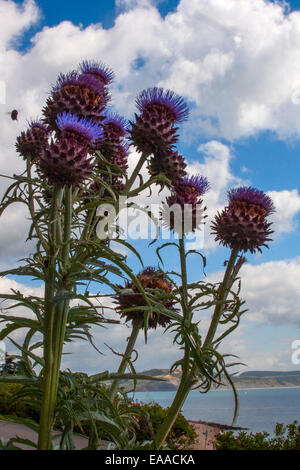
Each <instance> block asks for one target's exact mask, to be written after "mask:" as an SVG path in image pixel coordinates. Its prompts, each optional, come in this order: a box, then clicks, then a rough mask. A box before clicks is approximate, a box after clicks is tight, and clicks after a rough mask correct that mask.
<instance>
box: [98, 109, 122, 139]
mask: <svg viewBox="0 0 300 470" xmlns="http://www.w3.org/2000/svg"><path fill="white" fill-rule="evenodd" d="M102 124H103V130H104V133H105V135H106V138H107V139H108V140H110V141H119V140H120V139H121V138H123V137H126V135H127V133H128V122H127V120H126V119H125V118H123V117H122V116H119V114H116V113H112V114H106V117H105V119H104V121H103V123H102Z"/></svg>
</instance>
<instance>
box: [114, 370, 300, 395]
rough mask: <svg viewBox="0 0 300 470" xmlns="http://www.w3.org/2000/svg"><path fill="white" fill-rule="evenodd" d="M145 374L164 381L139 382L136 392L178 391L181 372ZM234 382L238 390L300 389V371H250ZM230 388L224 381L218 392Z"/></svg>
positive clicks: (125, 386) (126, 383)
mask: <svg viewBox="0 0 300 470" xmlns="http://www.w3.org/2000/svg"><path fill="white" fill-rule="evenodd" d="M143 374H144V375H148V376H151V377H155V378H160V379H163V381H157V380H153V381H152V380H142V381H138V383H137V387H136V391H138V392H155V391H157V392H164V391H165V392H169V391H176V390H177V388H178V384H179V382H180V375H181V372H180V371H176V372H175V373H174V374H172V375H170V373H169V371H168V370H167V369H151V370H148V371H143ZM233 381H234V384H235V386H236V388H237V389H238V390H254V389H257V390H258V389H275V388H278V389H279V388H300V371H288V372H282V371H249V372H243V373H242V374H240V375H239V376H236V377H234V378H233ZM122 385H123V387H124V388H125V389H127V390H129V389H131V388H132V382H131V383H130V382H126V381H124V382H123V384H122ZM230 388H231V387H230V385H229V384H228V382H227V381H226V380H225V379H224V381H223V385H221V386H220V387H218V390H229V389H230ZM213 390H214V388H213Z"/></svg>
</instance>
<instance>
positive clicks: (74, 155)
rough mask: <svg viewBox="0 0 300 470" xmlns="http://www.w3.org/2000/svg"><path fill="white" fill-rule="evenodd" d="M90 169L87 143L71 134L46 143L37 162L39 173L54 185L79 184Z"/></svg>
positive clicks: (88, 174)
mask: <svg viewBox="0 0 300 470" xmlns="http://www.w3.org/2000/svg"><path fill="white" fill-rule="evenodd" d="M92 169H93V165H92V158H89V157H88V149H87V145H86V144H85V142H82V141H80V140H78V139H76V138H74V136H72V135H71V136H68V137H62V138H61V139H57V140H51V142H49V143H47V144H46V145H45V147H44V148H43V150H42V152H41V155H40V158H39V162H38V171H39V173H40V174H41V175H42V176H43V177H45V178H47V180H48V182H49V184H51V185H54V186H64V185H67V186H70V185H74V186H75V185H78V184H81V183H83V182H84V181H85V180H86V179H87V178H88V177H89V176H90V174H91V172H92Z"/></svg>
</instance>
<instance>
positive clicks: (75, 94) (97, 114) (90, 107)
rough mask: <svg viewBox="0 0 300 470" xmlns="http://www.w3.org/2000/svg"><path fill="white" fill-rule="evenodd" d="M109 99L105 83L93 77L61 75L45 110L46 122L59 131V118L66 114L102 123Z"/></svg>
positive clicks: (86, 75) (73, 74)
mask: <svg viewBox="0 0 300 470" xmlns="http://www.w3.org/2000/svg"><path fill="white" fill-rule="evenodd" d="M109 98H110V97H109V93H108V91H107V90H106V88H105V87H104V85H103V83H101V82H100V81H99V80H97V79H96V78H95V77H94V76H93V75H89V74H81V75H79V74H78V73H77V72H75V71H73V72H71V73H68V74H66V75H64V74H60V75H59V77H58V79H57V82H56V84H55V85H54V87H53V88H52V93H51V95H50V97H49V98H48V99H47V102H46V106H45V107H44V109H43V114H44V120H45V122H46V123H47V124H49V126H50V127H51V128H52V129H53V130H57V126H56V120H57V116H58V115H59V114H63V113H64V112H69V113H71V114H75V115H77V116H78V117H79V118H87V119H90V120H92V121H94V122H101V121H103V119H104V116H103V111H104V109H105V107H106V105H107V103H108V101H109Z"/></svg>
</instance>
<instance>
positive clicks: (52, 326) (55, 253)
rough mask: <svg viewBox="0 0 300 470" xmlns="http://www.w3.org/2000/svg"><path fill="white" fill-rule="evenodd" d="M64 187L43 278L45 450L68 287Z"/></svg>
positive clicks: (41, 444)
mask: <svg viewBox="0 0 300 470" xmlns="http://www.w3.org/2000/svg"><path fill="white" fill-rule="evenodd" d="M62 195H63V189H61V188H60V189H55V191H54V195H53V202H52V210H51V217H50V221H49V245H50V252H49V263H48V268H47V272H48V275H47V277H46V279H45V331H44V361H45V366H44V398H43V401H42V410H41V420H40V432H39V440H38V448H39V449H40V450H47V449H49V447H50V446H51V431H52V426H53V421H54V416H55V404H56V397H57V389H58V381H59V371H60V364H61V357H62V352H63V344H64V339H65V332H66V324H67V319H68V312H69V296H68V292H69V288H70V286H68V284H67V276H66V274H67V268H68V263H69V252H70V234H71V222H72V209H73V203H72V187H71V186H70V187H66V188H65V191H64V195H65V197H64V221H63V234H61V240H62V246H60V243H59V238H60V237H59V236H58V227H59V225H60V224H59V221H60V217H61V215H60V212H59V209H60V204H61V198H62ZM58 264H59V265H60V271H61V274H62V276H61V277H62V279H63V281H62V285H58V282H57V279H56V270H57V266H58Z"/></svg>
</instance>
